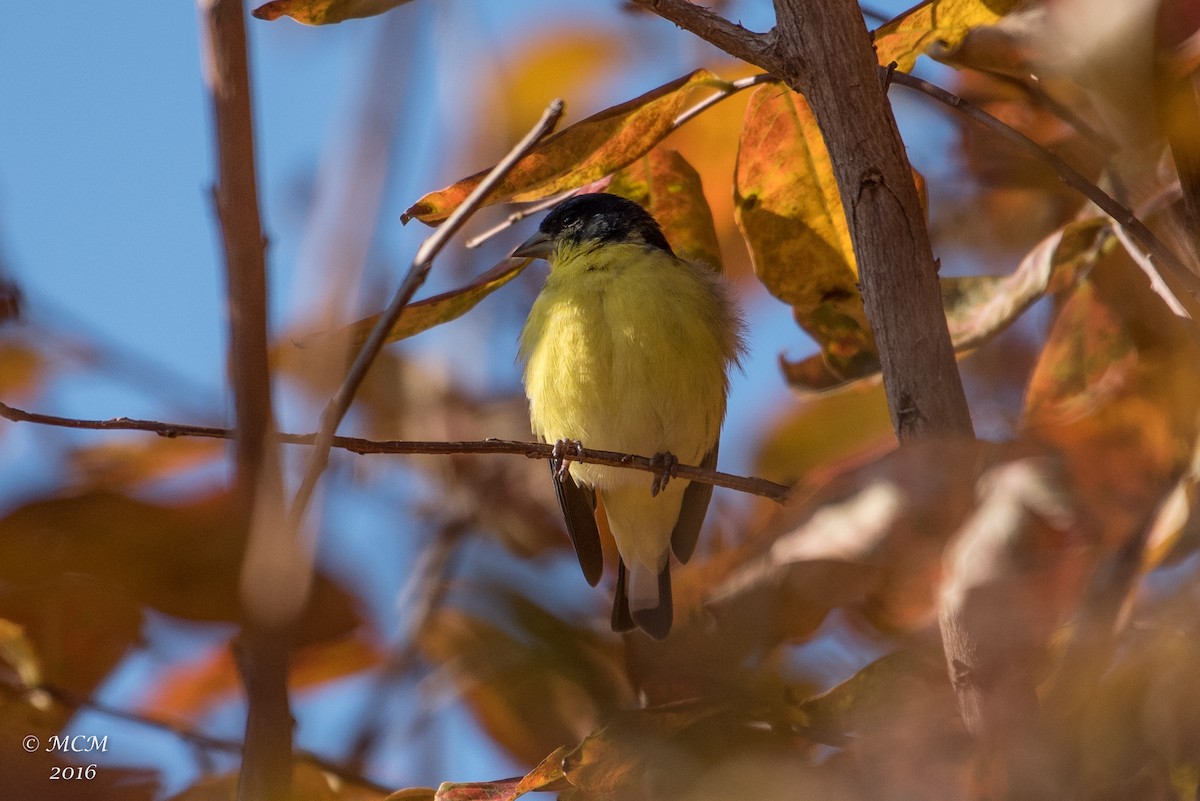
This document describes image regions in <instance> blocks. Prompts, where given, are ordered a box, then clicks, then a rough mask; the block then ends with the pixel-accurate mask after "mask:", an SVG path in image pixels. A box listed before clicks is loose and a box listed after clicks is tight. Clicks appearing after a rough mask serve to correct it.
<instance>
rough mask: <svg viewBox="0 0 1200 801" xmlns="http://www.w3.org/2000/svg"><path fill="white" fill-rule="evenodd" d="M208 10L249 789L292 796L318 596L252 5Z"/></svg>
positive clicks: (242, 786) (244, 790) (243, 794)
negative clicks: (300, 670)
mask: <svg viewBox="0 0 1200 801" xmlns="http://www.w3.org/2000/svg"><path fill="white" fill-rule="evenodd" d="M200 10H201V12H202V16H203V19H204V28H203V31H204V41H203V57H204V59H205V63H206V67H207V76H206V77H207V80H208V85H209V91H210V92H211V94H212V103H213V117H214V121H215V134H216V140H217V142H216V144H217V148H216V149H217V173H218V177H217V185H216V188H215V189H214V191H213V199H214V201H215V204H216V208H217V216H218V219H219V220H220V223H221V226H220V227H221V234H222V241H223V244H224V248H225V275H226V283H227V287H228V289H227V292H228V309H229V333H230V347H229V364H230V370H229V373H230V375H231V377H232V381H233V397H234V411H235V414H236V419H237V437H236V454H237V479H236V482H235V492H236V497H237V499H238V500H237V504H238V518H239V519H238V521H237V523H236V525H238V526H248V528H249V538H248V543H247V550H246V557H245V560H244V562H243V566H242V576H241V598H242V605H243V608H244V609H245V613H246V614H245V617H246V620H247V621H248V622H247V624H246V626H245V627H244V628H243V631H242V635H241V640H240V646H239V650H238V653H239V656H240V659H239V668H240V670H241V674H242V680H243V682H244V683H245V685H246V696H247V699H248V702H249V710H248V713H247V717H246V738H245V739H246V742H245V750H244V752H243V755H242V769H241V772H240V774H239V778H238V798H239V799H260V798H287V797H289V796H290V795H291V789H292V714H291V709H290V704H289V700H288V691H287V674H288V647H287V645H288V643H287V638H288V632H289V630H290V628H291V626H292V624H293V623H294V621H295V619H296V617H297V616H298V615H299V613H300V610H301V609H302V608H303V602H304V600H305V598H306V597H307V594H308V581H307V578H308V577H310V576H311V572H312V565H311V560H310V558H309V557H308V556H307V554H305V552H304V549H303V548H302V547H300V545H299V542H298V536H297V533H296V532H297V529H294V528H293V529H291V530H281V529H280V527H279V525H278V524H277V523H276V522H275V521H277V520H278V519H279V512H280V510H281V509H282V503H283V486H282V481H281V476H280V465H279V455H278V453H277V451H276V449H275V444H274V442H273V441H272V440H271V430H272V428H273V422H272V413H271V376H270V366H269V364H268V360H267V279H266V244H265V240H264V237H263V234H262V224H261V222H260V220H259V213H258V187H257V178H256V174H255V168H254V128H253V120H252V116H251V103H250V71H249V64H248V61H249V59H248V55H247V46H246V21H245V13H246V12H245V8H244V7H243V5H242V2H241V0H200Z"/></svg>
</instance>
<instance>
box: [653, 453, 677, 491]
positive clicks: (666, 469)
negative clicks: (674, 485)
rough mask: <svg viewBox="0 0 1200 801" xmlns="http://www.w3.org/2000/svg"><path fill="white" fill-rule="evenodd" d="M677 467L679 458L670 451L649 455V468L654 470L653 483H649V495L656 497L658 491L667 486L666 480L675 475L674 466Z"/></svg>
mask: <svg viewBox="0 0 1200 801" xmlns="http://www.w3.org/2000/svg"><path fill="white" fill-rule="evenodd" d="M677 467H679V460H678V459H676V458H675V454H672V453H656V454H654V455H653V456H651V457H650V469H651V470H653V471H654V483H653V484H651V485H650V495H651V497H657V496H658V493H660V492H662V491H663V490H665V489H666V488H667V482H669V481H670V480H671V479H672V478H674V477H675V468H677Z"/></svg>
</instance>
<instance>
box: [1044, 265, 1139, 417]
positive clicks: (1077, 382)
mask: <svg viewBox="0 0 1200 801" xmlns="http://www.w3.org/2000/svg"><path fill="white" fill-rule="evenodd" d="M1137 361H1138V354H1137V350H1136V349H1135V347H1134V344H1133V340H1132V339H1131V338H1130V336H1129V334H1128V332H1127V331H1125V329H1124V327H1123V326H1122V325H1121V322H1120V321H1119V320H1118V319H1116V318H1115V317H1114V315H1113V314H1112V312H1110V311H1109V310H1108V308H1107V307H1106V306H1105V305H1104V304H1103V303H1101V302H1100V300H1099V299H1098V298H1097V297H1096V292H1095V288H1094V287H1093V286H1092V284H1090V283H1083V284H1080V285H1079V286H1078V287H1077V288H1076V289H1075V291H1074V293H1072V295H1071V297H1070V299H1069V300H1068V301H1067V303H1066V305H1065V306H1064V307H1063V309H1062V311H1061V312H1059V315H1058V319H1057V320H1055V322H1054V326H1053V328H1051V330H1050V336H1049V338H1048V339H1047V341H1046V346H1045V348H1044V349H1043V350H1042V355H1041V357H1040V358H1039V359H1038V366H1037V368H1036V369H1035V370H1034V373H1033V376H1032V377H1031V378H1030V380H1029V390H1028V392H1027V393H1026V396H1025V419H1026V425H1028V426H1031V427H1035V428H1048V427H1054V426H1059V425H1063V424H1065V423H1068V422H1071V421H1074V420H1078V419H1080V418H1081V417H1083V416H1085V415H1088V414H1091V413H1093V412H1094V411H1095V410H1096V409H1097V408H1098V407H1100V406H1101V405H1103V404H1104V403H1106V402H1108V401H1110V400H1112V399H1113V398H1115V397H1116V396H1117V395H1118V394H1119V393H1121V392H1122V391H1123V390H1124V389H1125V388H1126V386H1127V385H1128V382H1129V381H1130V379H1131V377H1132V374H1133V370H1134V368H1135V367H1136V366H1137Z"/></svg>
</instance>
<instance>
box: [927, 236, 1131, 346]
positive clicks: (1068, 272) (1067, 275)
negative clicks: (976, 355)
mask: <svg viewBox="0 0 1200 801" xmlns="http://www.w3.org/2000/svg"><path fill="white" fill-rule="evenodd" d="M1110 230H1111V221H1109V220H1107V219H1106V218H1102V217H1090V218H1087V219H1084V220H1080V221H1077V222H1073V223H1071V224H1069V225H1066V226H1063V227H1062V228H1059V229H1058V230H1057V231H1055V232H1054V233H1052V234H1051V235H1050V236H1048V237H1046V238H1045V239H1043V240H1042V241H1041V242H1039V243H1038V244H1037V246H1036V247H1034V248H1033V250H1031V251H1029V253H1028V254H1026V256H1025V258H1024V259H1022V260H1021V263H1020V265H1018V266H1017V269H1016V270H1014V271H1013V272H1012V273H1011V274H1010V275H980V276H967V277H960V278H943V279H942V282H941V283H942V305H943V307H944V308H945V310H946V324H947V325H948V326H949V328H950V339H951V341H952V342H953V343H954V349H955V350H956V351H963V350H969V349H971V348H977V347H979V346H980V345H982V344H983V343H984V342H986V341H987V340H989V339H991V338H992V337H993V336H995V335H996V334H998V333H1000V332H1001V331H1003V330H1004V329H1005V328H1007V327H1008V326H1009V325H1010V324H1012V322H1013V321H1014V320H1015V319H1016V318H1017V317H1019V316H1020V315H1021V313H1022V312H1024V311H1025V310H1026V309H1028V308H1029V307H1030V306H1032V305H1033V304H1034V303H1035V302H1036V301H1037V300H1038V299H1039V298H1041V297H1042V295H1044V294H1046V292H1048V291H1057V290H1059V289H1062V288H1065V287H1067V286H1069V285H1070V284H1071V283H1072V282H1073V281H1074V279H1075V275H1076V274H1077V273H1078V271H1079V270H1080V269H1081V268H1083V267H1086V266H1089V265H1090V264H1091V263H1093V262H1094V261H1095V259H1096V257H1097V256H1099V255H1100V250H1101V246H1102V242H1103V240H1105V239H1107V235H1108V231H1110Z"/></svg>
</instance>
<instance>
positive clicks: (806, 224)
mask: <svg viewBox="0 0 1200 801" xmlns="http://www.w3.org/2000/svg"><path fill="white" fill-rule="evenodd" d="M734 204H735V215H736V217H737V222H738V226H739V227H740V228H741V230H742V234H743V235H744V236H745V238H746V242H747V244H748V245H749V246H750V254H751V259H752V260H753V263H754V271H755V273H757V274H758V277H759V279H760V280H761V281H762V282H763V285H764V286H766V288H767V289H768V291H770V293H771V294H772V295H774V296H775V297H777V298H779V299H780V300H782V301H783V302H784V303H787V304H789V305H790V306H792V308H793V310H794V313H795V316H796V322H797V323H799V324H800V327H801V328H803V329H804V330H805V331H807V332H808V333H809V335H811V336H812V337H813V339H815V340H816V341H817V344H819V345H820V346H821V350H822V355H823V358H825V359H826V360H828V361H829V363H830V365H831V369H832V370H833V371H834V372H835V373H837V374H839V375H853V376H857V375H860V374H862V372H863V371H864V370H870V369H872V368H873V367H874V366H875V365H877V362H878V354H877V351H876V349H875V341H874V337H873V336H872V334H871V330H870V326H869V325H868V324H867V318H866V312H865V311H864V310H863V305H862V297H861V295H860V294H859V291H858V288H857V286H856V283H857V281H858V274H857V271H856V268H855V262H854V252H853V248H852V246H851V243H850V234H849V230H848V228H847V225H846V217H845V215H844V214H843V213H842V204H841V199H840V195H839V194H838V188H837V183H836V181H835V180H834V177H833V164H832V162H830V160H829V152H828V151H827V150H826V149H825V143H824V141H823V140H822V138H821V133H820V131H819V130H818V129H817V123H816V120H815V119H814V118H813V115H812V111H811V110H810V109H809V107H808V103H807V102H805V100H804V98H803V97H801V96H800V95H798V94H796V93H795V92H792V91H791V90H789V89H787V88H786V87H782V86H763V87H760V88H759V89H757V90H756V91H755V92H754V95H753V96H752V97H751V98H750V105H749V107H748V108H747V110H746V124H745V127H744V128H743V130H742V138H741V141H740V142H739V143H738V156H737V169H736V176H735V188H734Z"/></svg>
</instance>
